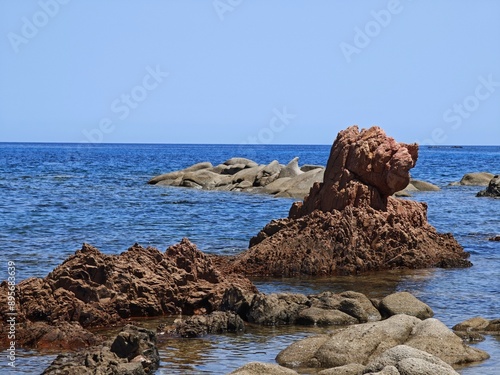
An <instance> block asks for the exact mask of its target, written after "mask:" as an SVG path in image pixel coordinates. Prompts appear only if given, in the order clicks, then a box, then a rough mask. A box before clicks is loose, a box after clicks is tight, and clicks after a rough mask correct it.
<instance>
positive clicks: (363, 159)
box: [233, 126, 472, 277]
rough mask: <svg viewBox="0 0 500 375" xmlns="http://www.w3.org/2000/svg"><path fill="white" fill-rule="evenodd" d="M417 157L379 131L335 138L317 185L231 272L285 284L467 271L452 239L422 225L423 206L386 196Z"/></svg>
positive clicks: (402, 183) (401, 183)
mask: <svg viewBox="0 0 500 375" xmlns="http://www.w3.org/2000/svg"><path fill="white" fill-rule="evenodd" d="M417 153H418V146H417V145H406V144H403V143H397V142H396V141H395V140H394V139H393V138H390V137H388V136H387V135H386V134H385V133H384V132H383V130H382V129H380V128H378V127H372V128H370V129H363V130H362V131H359V129H358V128H357V127H356V126H353V127H350V128H348V129H346V130H344V131H341V132H340V133H339V134H338V136H337V139H336V140H335V142H334V144H333V146H332V149H331V153H330V157H329V160H328V164H327V167H326V170H325V171H324V178H323V182H321V183H320V182H316V183H314V184H313V186H312V187H311V189H310V191H309V194H308V195H307V196H306V197H305V198H304V201H303V202H296V203H294V204H293V205H292V207H291V209H290V213H289V216H288V218H285V219H280V220H275V221H273V222H271V223H269V224H268V225H267V226H266V227H264V228H263V229H262V230H261V232H260V233H258V234H257V235H256V236H255V237H254V238H252V240H251V247H250V248H249V249H248V250H247V251H245V252H244V253H242V254H240V255H238V256H236V257H235V259H234V262H233V270H234V271H236V272H239V273H242V274H246V275H252V276H277V277H282V276H285V277H289V276H296V275H301V274H303V275H304V274H305V275H335V274H336V275H344V274H359V273H362V272H367V271H375V270H385V269H393V268H411V269H414V268H427V267H444V268H447V267H469V266H471V265H472V264H471V263H470V262H469V261H468V260H467V258H468V257H469V254H468V253H467V252H465V251H464V250H463V248H462V247H461V246H460V245H459V244H458V243H457V241H456V240H455V239H454V238H453V236H452V235H451V234H440V233H438V232H437V231H436V229H435V228H434V227H432V226H431V225H430V224H429V223H428V222H427V205H426V204H425V203H419V202H413V201H409V200H400V199H397V198H394V197H392V194H394V193H395V192H398V191H400V190H402V189H404V188H405V187H407V186H408V184H409V182H410V174H409V170H410V168H412V167H413V166H414V165H415V163H416V160H417ZM311 172H312V171H310V172H306V173H304V174H302V175H300V176H297V177H295V178H302V176H304V175H305V174H307V173H311ZM295 178H291V179H290V180H288V181H287V182H286V183H285V184H290V183H291V182H292V181H293V180H294V179H295ZM283 186H284V185H279V189H282V188H283Z"/></svg>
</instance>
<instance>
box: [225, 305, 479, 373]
mask: <svg viewBox="0 0 500 375" xmlns="http://www.w3.org/2000/svg"><path fill="white" fill-rule="evenodd" d="M487 358H489V356H488V354H487V353H486V352H484V351H482V350H479V349H475V348H472V347H470V346H468V345H466V344H465V343H464V342H463V341H462V339H461V338H460V337H459V336H457V335H456V334H455V333H454V332H453V331H451V330H450V329H449V328H447V327H446V326H445V325H444V324H443V323H441V322H440V321H439V320H437V319H433V318H429V319H425V320H421V319H419V318H417V317H414V316H410V315H405V314H397V315H393V316H391V317H389V318H388V319H386V320H383V321H377V322H368V323H363V324H358V325H353V326H349V327H346V328H344V329H339V330H334V331H333V332H331V333H328V334H322V335H317V336H313V337H309V338H306V339H303V340H299V341H297V342H295V343H293V344H292V345H290V346H289V347H287V348H286V349H284V350H282V351H281V352H280V353H279V354H278V356H277V357H276V361H277V362H278V363H279V366H278V365H271V364H259V363H252V364H248V365H245V366H243V367H241V368H240V369H238V370H236V371H233V372H232V373H231V374H239V375H243V374H246V375H251V374H297V372H296V371H294V370H292V369H293V368H298V369H300V368H318V369H322V370H321V371H319V372H318V374H321V375H342V374H343V375H361V374H372V375H375V374H380V375H381V374H384V375H400V374H401V375H403V374H404V375H421V374H442V375H457V374H458V373H457V372H456V371H455V370H454V369H453V367H452V365H463V364H467V363H472V362H477V361H482V360H485V359H487Z"/></svg>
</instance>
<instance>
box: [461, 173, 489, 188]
mask: <svg viewBox="0 0 500 375" xmlns="http://www.w3.org/2000/svg"><path fill="white" fill-rule="evenodd" d="M493 177H494V175H493V174H492V173H488V172H476V173H466V174H465V175H464V176H463V177H462V179H461V180H460V181H459V182H453V183H451V185H465V186H488V184H489V182H490V181H491V179H492V178H493Z"/></svg>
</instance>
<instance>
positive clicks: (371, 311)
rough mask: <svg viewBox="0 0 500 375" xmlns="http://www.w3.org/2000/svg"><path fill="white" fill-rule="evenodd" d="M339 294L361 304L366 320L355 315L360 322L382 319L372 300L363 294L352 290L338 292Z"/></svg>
mask: <svg viewBox="0 0 500 375" xmlns="http://www.w3.org/2000/svg"><path fill="white" fill-rule="evenodd" d="M340 296H341V297H345V298H350V299H354V300H356V301H358V302H359V304H360V305H361V307H362V308H363V310H364V311H365V314H366V321H365V320H362V319H361V318H360V317H357V318H358V319H359V320H360V322H361V323H365V322H376V321H379V320H381V319H382V316H381V315H380V312H379V311H378V309H377V308H376V307H375V306H374V305H373V303H372V301H371V300H370V299H369V298H368V297H367V296H365V295H364V294H362V293H358V292H353V291H347V292H342V293H340ZM353 316H354V315H353Z"/></svg>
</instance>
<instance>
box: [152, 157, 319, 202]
mask: <svg viewBox="0 0 500 375" xmlns="http://www.w3.org/2000/svg"><path fill="white" fill-rule="evenodd" d="M298 160H299V158H298V157H296V158H294V159H293V160H291V161H290V162H289V163H288V164H287V165H283V164H280V163H279V162H278V161H277V160H273V161H272V162H271V163H269V164H267V165H263V164H261V165H259V164H257V163H256V162H254V161H252V160H249V159H245V158H232V159H229V160H227V161H225V162H224V163H222V164H219V165H217V166H213V165H212V164H211V163H210V162H202V163H198V164H195V165H192V166H190V167H188V168H186V169H183V170H180V171H175V172H170V173H166V174H162V175H160V176H156V177H153V178H152V179H151V180H150V181H149V184H153V185H160V186H184V187H191V188H196V189H205V190H220V191H245V192H248V193H264V194H271V195H274V196H276V197H293V198H299V199H302V198H303V197H304V195H306V194H307V192H308V191H309V188H310V187H311V186H312V185H313V183H314V182H316V181H321V180H322V179H323V172H324V168H323V167H321V166H318V165H303V166H302V167H299V164H298Z"/></svg>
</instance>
